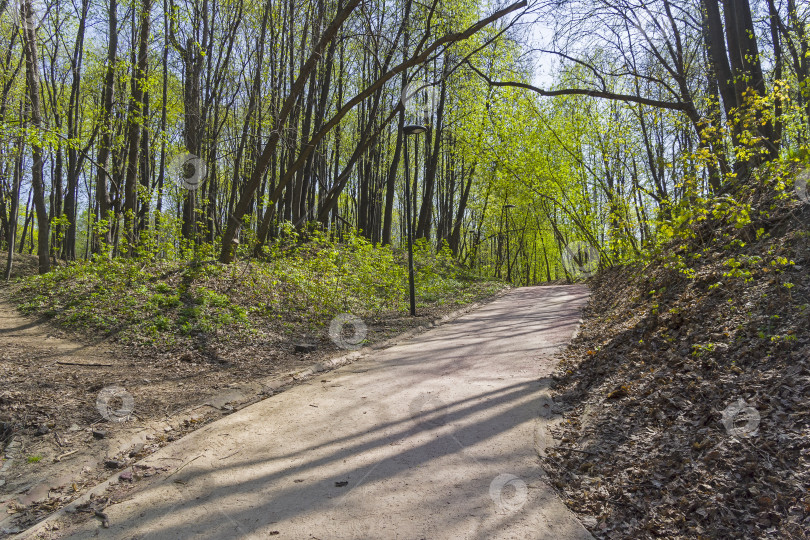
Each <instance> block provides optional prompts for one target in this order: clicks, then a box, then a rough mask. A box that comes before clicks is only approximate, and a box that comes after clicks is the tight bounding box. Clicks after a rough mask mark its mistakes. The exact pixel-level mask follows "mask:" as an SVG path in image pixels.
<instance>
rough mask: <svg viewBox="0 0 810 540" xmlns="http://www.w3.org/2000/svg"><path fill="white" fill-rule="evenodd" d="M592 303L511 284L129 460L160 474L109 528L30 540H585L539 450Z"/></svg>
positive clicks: (56, 532)
mask: <svg viewBox="0 0 810 540" xmlns="http://www.w3.org/2000/svg"><path fill="white" fill-rule="evenodd" d="M587 296H588V290H587V288H586V287H584V286H548V287H530V288H522V289H516V290H513V291H511V292H510V293H508V294H506V295H504V296H503V297H502V298H500V299H499V300H497V301H495V302H493V303H491V304H488V305H486V306H484V307H482V308H481V309H479V310H477V311H474V312H472V313H469V314H467V315H465V316H463V317H461V318H459V319H457V320H456V321H454V322H451V323H448V324H446V325H443V326H441V327H439V328H436V329H434V330H430V331H428V332H425V333H423V334H421V335H419V336H417V337H415V338H414V339H411V340H410V341H407V342H405V343H402V344H400V345H397V346H394V347H392V348H389V349H387V350H384V351H380V352H378V353H376V354H374V355H372V356H369V357H368V358H365V359H362V360H359V361H357V362H355V363H353V364H351V365H349V366H346V367H343V368H340V369H338V370H336V371H333V372H329V373H325V374H323V375H322V376H321V377H316V378H313V379H311V380H310V381H308V382H307V383H304V384H301V385H299V386H296V387H294V388H292V389H290V390H289V391H287V392H285V393H283V394H280V395H278V396H273V397H271V398H268V399H266V400H264V401H261V402H259V403H256V404H254V405H252V406H250V407H247V408H245V409H243V410H241V411H239V412H236V413H234V414H232V415H230V416H227V417H225V418H223V419H221V420H219V421H217V422H214V423H212V424H209V425H207V426H205V427H204V428H202V429H199V430H197V431H195V432H193V433H192V434H190V435H188V436H187V437H184V438H183V439H181V440H179V441H176V442H174V443H172V444H170V445H169V446H166V447H164V448H162V449H161V450H159V451H158V452H156V453H155V454H153V455H151V456H149V457H148V458H146V459H144V460H143V462H142V463H141V464H140V465H141V466H147V465H148V466H151V467H166V466H168V467H169V471H168V472H167V474H165V475H164V474H161V475H158V476H153V477H151V478H148V479H143V480H141V481H140V482H138V483H137V488H136V489H135V490H134V491H133V492H131V493H129V494H128V496H127V498H126V499H125V500H123V501H122V502H120V503H116V504H112V505H110V506H108V507H106V508H103V512H101V511H99V512H97V513H96V515H99V516H100V517H103V518H105V519H104V521H105V522H107V523H108V524H109V528H102V520H101V519H94V520H90V521H86V520H80V519H79V518H78V516H73V515H65V516H62V517H61V518H60V519H59V520H58V521H51V522H50V523H48V524H47V526H46V527H39V526H38V527H35V529H36V532H35V535H36V537H40V538H62V537H71V538H139V539H142V538H166V539H176V538H210V539H227V538H240V539H243V538H267V537H268V536H278V537H279V538H296V539H298V538H321V539H325V538H351V539H360V538H369V539H371V538H375V539H379V538H409V539H410V538H425V539H444V538H469V539H473V538H475V539H477V538H481V539H484V538H487V539H489V538H531V539H545V538H547V539H552V538H553V539H569V538H571V539H579V538H591V536H590V535H589V533H588V532H587V531H586V530H585V529H584V528H583V527H582V525H581V524H580V523H579V522H578V521H577V519H576V518H575V517H574V515H573V514H571V513H570V512H569V511H568V510H567V509H566V508H565V506H564V505H563V503H562V502H561V501H560V500H559V499H558V498H557V496H556V495H555V494H554V492H553V490H552V489H551V488H550V487H549V486H548V485H547V484H546V483H545V480H544V475H543V473H542V469H541V467H540V460H539V458H538V451H539V450H541V449H540V448H538V444H542V443H540V442H539V441H542V439H543V436H542V432H543V431H544V429H545V425H546V424H547V423H548V422H549V416H550V411H549V409H550V400H549V398H548V393H547V387H548V382H549V381H548V379H547V377H548V375H549V374H550V373H551V372H552V370H553V368H554V365H555V363H556V361H555V359H554V354H555V353H556V352H558V351H559V350H560V349H561V348H562V347H563V346H564V345H565V344H566V343H567V342H568V340H569V339H570V338H571V336H572V335H573V334H574V333H575V332H576V329H577V327H578V324H579V314H580V310H581V308H582V307H583V305H584V303H585V302H586V300H587ZM113 489H114V487H113ZM113 498H114V499H115V497H113ZM105 524H106V523H105ZM43 525H46V524H43ZM46 528H47V529H49V530H43V529H46ZM31 533H34V531H30V532H29V533H23V534H22V535H20V537H21V538H23V537H34V534H31Z"/></svg>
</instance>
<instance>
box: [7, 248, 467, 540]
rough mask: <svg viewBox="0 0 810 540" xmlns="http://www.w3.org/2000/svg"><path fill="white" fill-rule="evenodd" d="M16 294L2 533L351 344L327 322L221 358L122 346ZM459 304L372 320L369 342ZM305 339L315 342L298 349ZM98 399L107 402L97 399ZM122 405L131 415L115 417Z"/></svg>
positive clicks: (235, 347)
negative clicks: (33, 314)
mask: <svg viewBox="0 0 810 540" xmlns="http://www.w3.org/2000/svg"><path fill="white" fill-rule="evenodd" d="M35 271H36V258H35V257H29V256H25V255H23V256H22V257H20V262H18V263H17V264H16V266H15V274H17V275H21V274H23V273H26V272H35ZM8 296H9V290H8V288H2V289H0V381H2V383H0V422H2V424H0V428H2V431H1V432H0V438H1V439H0V448H2V449H3V450H4V459H3V462H2V463H3V465H2V467H3V470H2V473H1V474H0V493H2V495H0V503H2V504H3V506H4V510H5V511H4V512H3V513H2V514H0V537H2V536H4V533H5V534H9V533H11V532H13V531H16V530H20V529H21V528H24V527H26V526H28V525H30V524H32V523H34V522H36V521H38V520H39V519H41V518H42V517H44V516H45V515H47V514H48V513H50V512H52V511H54V510H55V509H57V508H59V507H61V506H63V505H64V504H67V503H68V502H70V501H71V500H73V499H75V498H76V497H78V496H80V495H81V494H82V493H83V492H85V491H86V490H87V489H88V488H90V487H92V486H94V485H96V484H97V483H98V482H99V481H101V480H102V479H104V478H106V477H108V476H109V475H110V474H112V473H113V472H114V471H115V470H116V469H123V468H124V467H125V466H126V465H127V464H131V462H133V461H135V460H137V459H139V458H141V457H143V456H145V455H147V454H149V453H151V452H153V451H154V450H156V449H157V448H159V447H160V446H163V445H165V444H167V443H169V442H171V441H172V440H175V439H177V438H179V437H182V436H183V435H184V434H185V433H187V432H189V431H191V430H193V429H197V428H198V427H201V426H202V425H205V424H206V423H208V422H210V421H213V420H215V419H217V418H220V417H222V416H223V415H224V414H230V413H231V412H233V411H234V410H237V409H239V408H241V407H244V406H246V405H248V404H250V403H253V402H255V401H257V400H259V399H262V398H263V397H266V396H267V395H270V394H272V393H273V392H275V391H278V389H277V388H269V387H268V386H267V385H266V382H267V381H268V380H272V379H278V378H284V377H285V376H289V375H290V374H291V373H295V372H300V371H301V370H303V369H305V368H307V367H308V366H310V365H312V364H315V363H318V362H321V361H323V360H326V359H329V358H332V357H335V356H340V355H341V354H346V353H347V352H350V351H347V350H343V349H341V348H339V347H337V346H336V345H335V344H334V343H333V342H332V341H331V340H330V338H329V336H328V334H327V331H326V330H324V331H323V332H321V333H320V334H312V333H308V334H306V333H303V332H302V333H301V335H300V336H297V337H296V334H295V333H294V332H293V335H292V337H291V338H287V339H284V340H278V339H276V340H270V339H268V340H252V341H250V342H242V343H232V344H230V346H229V347H228V348H227V350H223V351H222V353H221V354H218V355H217V356H216V357H215V358H212V357H211V356H210V355H208V354H205V355H204V354H201V353H200V352H199V351H196V350H186V351H182V350H180V351H178V350H171V351H161V350H157V349H156V348H154V347H136V346H124V345H121V344H119V343H117V342H116V341H115V336H106V337H102V338H94V337H93V336H88V335H85V334H75V333H69V332H66V331H65V330H62V329H59V328H57V327H55V326H54V325H53V324H51V322H50V321H49V320H47V319H31V318H26V317H23V316H21V315H20V314H19V313H18V312H17V310H16V309H15V307H14V304H13V302H12V301H11V300H10V299H9V297H8ZM458 309H459V306H457V305H456V306H445V307H436V306H434V307H429V308H424V309H421V310H420V312H419V316H418V317H415V318H412V317H406V316H403V315H402V314H401V313H385V314H380V315H379V316H377V317H375V318H366V319H364V322H365V324H366V325H367V327H368V333H367V337H366V340H367V341H366V342H365V343H364V345H366V346H374V345H375V344H378V343H381V342H384V341H386V340H387V339H390V338H392V337H394V336H396V335H397V334H400V333H402V332H405V331H407V330H409V329H413V328H416V327H419V326H423V325H425V326H427V325H430V324H431V322H432V321H434V320H436V319H439V318H441V317H443V316H445V315H447V314H448V313H450V312H452V311H456V310H458ZM300 345H314V347H315V350H313V351H308V352H305V351H297V350H296V347H297V346H300ZM108 387H119V388H122V389H125V390H126V392H127V393H128V394H129V395H130V396H131V397H132V399H133V403H134V407H133V408H132V410H131V411H130V410H129V408H128V405H127V402H126V401H125V400H126V396H123V397H122V396H118V397H116V396H112V397H110V396H107V394H105V392H102V390H103V389H105V388H108ZM105 396H107V397H105ZM100 397H101V399H102V402H104V403H106V406H107V407H108V408H109V409H107V408H105V407H102V408H99V403H98V400H99V398H100ZM102 411H104V412H107V415H108V416H109V417H110V418H109V419H105V417H104V416H102V414H101V413H102ZM109 411H113V412H112V415H110V412H109ZM116 411H117V412H118V414H120V415H121V416H122V418H120V419H121V420H123V421H121V422H117V421H116V420H119V418H118V417H117V416H116V413H115V412H116Z"/></svg>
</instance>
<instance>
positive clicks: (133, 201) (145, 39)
mask: <svg viewBox="0 0 810 540" xmlns="http://www.w3.org/2000/svg"><path fill="white" fill-rule="evenodd" d="M151 10H152V0H142V3H141V12H140V16H141V17H140V32H139V34H138V57H137V61H136V65H134V66H132V78H131V84H130V87H131V92H132V96H131V99H130V102H129V110H128V113H127V115H128V118H127V129H128V143H129V151H128V155H127V176H126V180H125V183H124V234H125V236H126V240H127V242H128V246H127V251H128V253H129V254H130V255H132V249H133V248H134V246H135V243H136V241H137V231H136V230H135V229H136V223H135V217H136V211H137V201H138V198H137V189H136V184H137V181H138V178H137V175H138V165H139V159H138V151H139V150H140V135H141V125H142V123H143V122H144V121H145V119H144V115H143V113H144V86H145V82H146V81H145V79H146V70H147V68H148V63H147V62H148V56H147V55H148V47H149V22H150V20H151V17H150V12H151Z"/></svg>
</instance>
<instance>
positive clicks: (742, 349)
mask: <svg viewBox="0 0 810 540" xmlns="http://www.w3.org/2000/svg"><path fill="white" fill-rule="evenodd" d="M764 191H765V190H764V189H763V190H762V192H760V193H753V194H749V195H747V196H745V197H743V196H740V197H738V198H737V201H736V203H735V205H736V210H733V211H723V212H711V211H710V212H708V213H707V216H706V217H705V219H700V220H698V221H697V222H695V223H693V224H691V225H689V226H688V227H687V229H688V231H685V232H687V233H688V234H682V235H680V236H681V237H682V238H681V239H680V240H677V241H673V242H671V243H670V245H668V246H666V249H665V250H663V252H662V253H661V254H660V255H659V256H658V257H656V260H655V261H654V262H652V263H650V264H648V265H647V266H644V267H641V266H634V267H623V268H614V269H611V270H609V271H607V272H605V273H603V274H601V275H599V276H597V277H596V278H594V280H593V282H592V284H591V285H592V288H593V294H592V297H591V301H590V303H589V305H588V307H587V309H586V313H585V317H584V318H585V322H584V324H583V326H582V329H581V332H580V334H579V336H578V337H577V339H576V340H575V341H574V343H573V344H572V346H571V347H570V349H569V350H568V352H567V354H566V358H565V359H564V360H563V362H562V363H561V365H560V368H559V370H558V372H557V374H556V377H555V401H556V402H557V404H558V407H559V408H560V410H561V411H562V412H563V413H564V421H563V423H562V424H561V426H560V428H559V430H558V431H557V432H556V433H555V439H556V442H557V445H556V447H555V448H553V449H551V450H550V451H548V452H547V453H546V455H545V457H544V463H545V467H546V469H547V471H548V472H549V474H550V476H551V480H552V483H553V484H554V485H555V486H556V487H557V489H559V490H560V492H561V495H562V496H563V499H564V500H566V502H567V504H568V505H569V506H570V507H571V508H572V509H573V510H575V511H576V512H577V513H578V514H579V515H580V517H581V518H583V522H584V523H585V524H586V526H588V528H589V529H590V530H591V532H592V533H593V534H594V535H595V536H597V537H599V538H655V537H666V538H756V537H768V538H807V537H808V532H807V531H810V494H808V488H810V462H809V461H810V399H808V393H809V392H810V332H808V327H809V326H810V278H808V272H807V268H808V264H810V204H802V202H801V201H797V200H796V197H795V196H793V197H785V196H782V197H779V196H776V195H774V194H773V193H775V192H773V191H771V194H770V195H769V194H765V193H763V192H764ZM749 205H750V206H749ZM746 207H747V208H750V209H751V214H750V220H748V219H746V220H743V221H741V220H740V219H739V218H740V215H739V214H740V212H739V211H738V210H739V209H740V208H746ZM715 210H716V208H715Z"/></svg>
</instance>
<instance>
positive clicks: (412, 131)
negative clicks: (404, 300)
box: [402, 124, 427, 317]
mask: <svg viewBox="0 0 810 540" xmlns="http://www.w3.org/2000/svg"><path fill="white" fill-rule="evenodd" d="M425 131H427V128H426V127H425V126H420V125H418V124H409V125H407V126H404V127H403V128H402V132H403V133H404V134H405V140H404V141H403V142H404V143H405V230H406V231H407V233H406V234H407V237H408V286H409V289H410V299H411V316H413V317H415V316H416V286H415V285H414V277H413V232H412V231H411V178H410V174H409V171H408V136H409V135H419V134H420V133H424V132H425ZM414 167H415V165H414ZM414 174H416V173H415V172H414Z"/></svg>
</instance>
